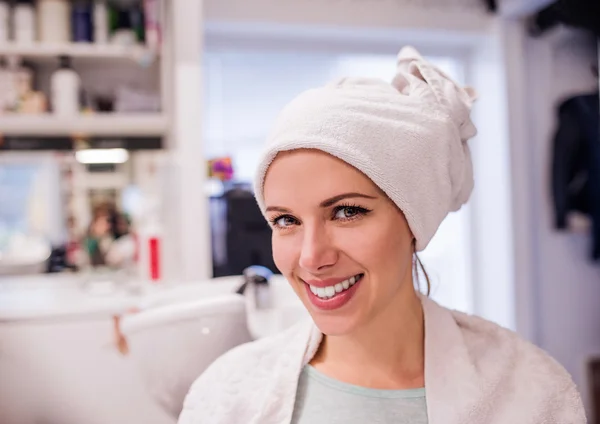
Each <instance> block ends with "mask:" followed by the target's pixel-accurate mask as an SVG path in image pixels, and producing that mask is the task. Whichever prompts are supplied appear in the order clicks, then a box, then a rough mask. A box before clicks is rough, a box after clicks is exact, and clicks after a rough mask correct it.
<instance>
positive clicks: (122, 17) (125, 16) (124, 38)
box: [111, 8, 137, 46]
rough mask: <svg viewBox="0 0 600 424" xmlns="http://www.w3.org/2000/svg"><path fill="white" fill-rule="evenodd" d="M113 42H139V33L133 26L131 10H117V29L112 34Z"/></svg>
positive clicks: (123, 44)
mask: <svg viewBox="0 0 600 424" xmlns="http://www.w3.org/2000/svg"><path fill="white" fill-rule="evenodd" d="M111 43H112V44H115V45H120V46H131V45H135V44H137V35H136V33H135V31H134V30H133V28H132V26H131V15H130V14H129V10H127V9H124V8H120V9H117V10H116V19H115V29H114V31H113V33H112V36H111Z"/></svg>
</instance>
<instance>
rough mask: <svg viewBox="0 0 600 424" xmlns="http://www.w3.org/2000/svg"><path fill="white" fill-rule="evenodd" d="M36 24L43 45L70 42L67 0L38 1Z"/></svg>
mask: <svg viewBox="0 0 600 424" xmlns="http://www.w3.org/2000/svg"><path fill="white" fill-rule="evenodd" d="M38 16H39V19H38V24H39V26H38V27H39V35H40V37H39V38H40V41H41V42H43V43H68V42H70V41H71V3H69V0H38Z"/></svg>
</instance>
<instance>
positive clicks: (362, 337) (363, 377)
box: [311, 284, 424, 389]
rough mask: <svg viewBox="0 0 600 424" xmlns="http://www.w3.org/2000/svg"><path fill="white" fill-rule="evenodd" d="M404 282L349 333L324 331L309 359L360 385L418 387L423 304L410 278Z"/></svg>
mask: <svg viewBox="0 0 600 424" xmlns="http://www.w3.org/2000/svg"><path fill="white" fill-rule="evenodd" d="M406 286H408V287H406ZM405 287H406V290H402V291H400V292H399V293H398V298H397V299H396V300H395V301H393V302H390V304H389V305H388V307H387V308H386V310H384V311H381V312H380V313H379V314H378V315H377V316H375V317H374V318H373V319H372V320H371V321H370V322H369V323H368V324H367V325H365V326H363V327H361V328H358V329H356V331H354V332H353V333H352V334H349V335H344V336H324V338H323V341H322V342H321V346H320V347H319V351H318V352H317V354H316V355H315V357H314V358H313V359H312V361H311V365H313V366H314V367H315V368H316V369H318V370H319V371H321V372H323V373H324V374H326V375H328V376H330V377H332V378H335V379H337V380H340V381H343V382H346V383H349V384H355V385H358V386H363V387H370V388H376V389H410V388H419V387H423V386H424V321H423V309H422V304H421V300H420V299H419V297H418V296H417V294H416V293H415V291H414V289H413V287H412V284H410V285H408V284H406V285H405Z"/></svg>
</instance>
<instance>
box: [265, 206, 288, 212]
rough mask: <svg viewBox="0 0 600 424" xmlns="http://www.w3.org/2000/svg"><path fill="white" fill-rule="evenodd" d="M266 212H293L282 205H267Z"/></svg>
mask: <svg viewBox="0 0 600 424" xmlns="http://www.w3.org/2000/svg"><path fill="white" fill-rule="evenodd" d="M265 211H266V212H282V213H292V211H291V210H289V209H286V208H284V207H282V206H269V207H267V209H266V210H265Z"/></svg>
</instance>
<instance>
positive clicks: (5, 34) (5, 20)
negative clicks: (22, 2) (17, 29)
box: [0, 0, 10, 44]
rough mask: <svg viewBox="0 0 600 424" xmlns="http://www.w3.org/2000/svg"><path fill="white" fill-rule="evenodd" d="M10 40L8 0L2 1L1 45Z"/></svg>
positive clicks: (0, 1) (0, 18) (0, 14)
mask: <svg viewBox="0 0 600 424" xmlns="http://www.w3.org/2000/svg"><path fill="white" fill-rule="evenodd" d="M9 39H10V4H9V3H8V0H0V44H3V43H7V42H8V40H9Z"/></svg>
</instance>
